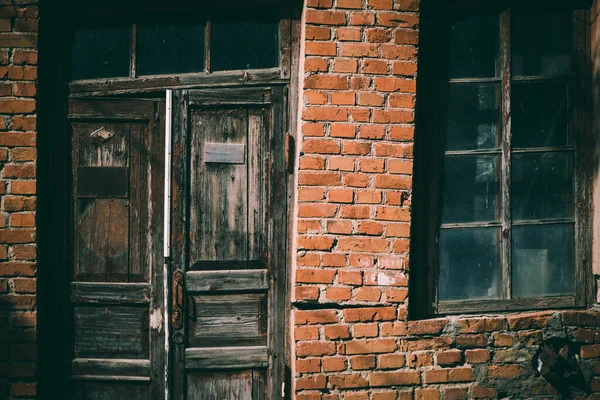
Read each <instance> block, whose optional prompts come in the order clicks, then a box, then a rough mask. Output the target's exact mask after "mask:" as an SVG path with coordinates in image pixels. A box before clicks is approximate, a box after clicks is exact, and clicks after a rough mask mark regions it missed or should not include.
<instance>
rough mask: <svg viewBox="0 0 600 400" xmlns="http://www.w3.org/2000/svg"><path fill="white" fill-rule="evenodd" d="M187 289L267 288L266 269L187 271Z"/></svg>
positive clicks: (204, 290)
mask: <svg viewBox="0 0 600 400" xmlns="http://www.w3.org/2000/svg"><path fill="white" fill-rule="evenodd" d="M186 281H187V287H188V290H189V291H191V292H206V291H215V292H216V291H224V290H225V291H239V290H245V291H247V290H267V289H268V288H269V283H268V281H267V271H266V270H261V269H245V270H244V269H242V270H234V271H188V272H187V273H186Z"/></svg>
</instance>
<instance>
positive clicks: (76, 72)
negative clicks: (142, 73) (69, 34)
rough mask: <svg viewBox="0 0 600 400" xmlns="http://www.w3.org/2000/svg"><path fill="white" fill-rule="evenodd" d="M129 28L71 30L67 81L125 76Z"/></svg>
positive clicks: (129, 36) (128, 53) (128, 68)
mask: <svg viewBox="0 0 600 400" xmlns="http://www.w3.org/2000/svg"><path fill="white" fill-rule="evenodd" d="M130 56H131V28H130V27H129V26H118V27H105V28H89V29H77V30H75V37H74V41H73V47H72V48H71V79H96V78H115V77H126V76H129V72H130Z"/></svg>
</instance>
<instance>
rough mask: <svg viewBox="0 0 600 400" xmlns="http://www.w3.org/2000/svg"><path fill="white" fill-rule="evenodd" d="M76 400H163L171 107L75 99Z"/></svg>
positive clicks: (73, 386)
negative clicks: (167, 121) (165, 119)
mask: <svg viewBox="0 0 600 400" xmlns="http://www.w3.org/2000/svg"><path fill="white" fill-rule="evenodd" d="M68 111H69V114H68V116H69V123H70V127H71V134H72V146H73V147H72V166H73V169H72V171H73V275H72V282H71V315H72V321H73V330H72V332H73V334H72V356H71V359H72V362H71V373H70V379H71V384H70V387H71V389H72V396H71V397H72V398H75V399H95V400H101V399H102V400H103V399H106V400H108V399H123V400H146V399H161V398H162V399H164V380H165V377H164V369H165V368H164V365H165V357H166V355H165V352H164V349H165V348H164V324H163V309H164V307H163V303H164V301H163V298H164V295H163V287H164V284H163V275H164V273H163V259H162V215H163V214H162V213H163V210H162V208H163V207H162V196H163V167H164V164H163V160H164V156H163V153H164V127H163V123H161V119H162V117H161V116H162V114H164V103H159V102H155V101H141V100H140V101H133V100H71V101H70V102H69V110H68Z"/></svg>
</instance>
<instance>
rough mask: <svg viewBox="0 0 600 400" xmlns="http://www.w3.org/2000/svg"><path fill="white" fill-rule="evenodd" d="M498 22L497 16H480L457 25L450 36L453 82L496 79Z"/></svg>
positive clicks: (454, 25) (450, 68)
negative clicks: (456, 79)
mask: <svg viewBox="0 0 600 400" xmlns="http://www.w3.org/2000/svg"><path fill="white" fill-rule="evenodd" d="M499 20H500V18H499V16H498V15H479V16H475V17H469V18H466V19H463V20H460V21H456V22H454V24H453V25H452V30H451V33H450V53H449V57H450V61H449V63H450V65H449V76H450V78H485V77H493V76H496V66H497V65H498V58H499V48H500V41H499V34H500V23H499Z"/></svg>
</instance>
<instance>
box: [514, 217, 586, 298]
mask: <svg viewBox="0 0 600 400" xmlns="http://www.w3.org/2000/svg"><path fill="white" fill-rule="evenodd" d="M573 242H574V232H573V224H551V225H529V226H515V227H514V228H513V243H512V259H513V266H512V294H513V297H514V298H523V297H536V296H543V295H561V294H572V293H573V282H574V278H575V277H574V271H575V268H574V262H575V256H574V243H573Z"/></svg>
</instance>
